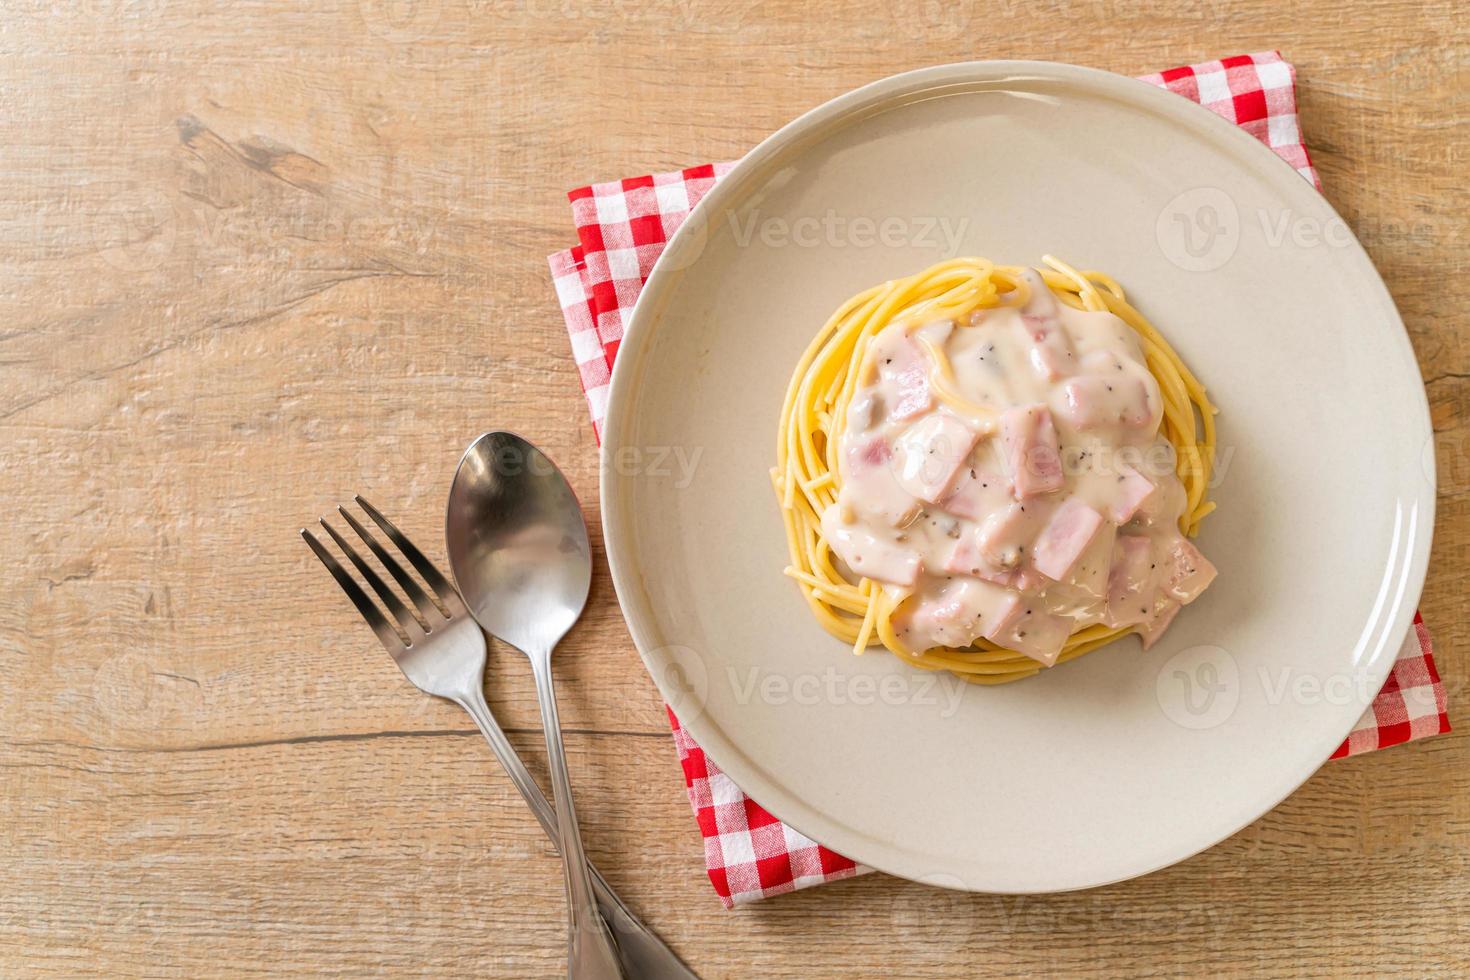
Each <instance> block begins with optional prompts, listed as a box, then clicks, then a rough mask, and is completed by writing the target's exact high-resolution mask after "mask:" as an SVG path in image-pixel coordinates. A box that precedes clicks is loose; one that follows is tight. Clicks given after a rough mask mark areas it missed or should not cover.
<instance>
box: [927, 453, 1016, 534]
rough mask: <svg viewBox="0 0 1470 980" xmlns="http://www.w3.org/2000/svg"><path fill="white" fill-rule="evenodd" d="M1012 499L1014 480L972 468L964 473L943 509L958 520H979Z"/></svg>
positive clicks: (940, 504) (945, 496)
mask: <svg viewBox="0 0 1470 980" xmlns="http://www.w3.org/2000/svg"><path fill="white" fill-rule="evenodd" d="M1010 496H1011V481H1010V480H1008V479H1006V478H1005V477H1003V476H1000V475H999V474H997V473H994V472H992V471H990V470H988V469H982V468H980V467H975V466H971V467H967V468H965V469H963V470H961V471H960V475H959V477H958V478H957V479H956V480H955V481H954V486H952V487H951V488H950V490H949V493H947V494H945V495H944V499H943V500H941V501H939V506H940V507H942V508H943V509H944V510H946V511H947V512H949V513H951V514H954V515H955V516H956V517H967V518H969V519H970V520H972V521H978V520H980V519H981V518H983V517H984V516H985V515H986V514H988V513H990V512H991V511H993V510H994V509H995V507H996V505H997V503H999V502H1000V501H1001V500H1009V499H1010Z"/></svg>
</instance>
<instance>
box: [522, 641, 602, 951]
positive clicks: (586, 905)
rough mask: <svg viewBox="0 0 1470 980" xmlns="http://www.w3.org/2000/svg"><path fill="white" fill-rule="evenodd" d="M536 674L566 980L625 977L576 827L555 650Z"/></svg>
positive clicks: (538, 660) (540, 658) (536, 664)
mask: <svg viewBox="0 0 1470 980" xmlns="http://www.w3.org/2000/svg"><path fill="white" fill-rule="evenodd" d="M530 659H531V667H532V670H533V672H534V673H535V676H536V700H537V701H538V702H540V704H541V726H542V727H543V728H544V729H545V730H546V761H547V765H548V768H549V769H550V770H551V795H552V798H553V799H555V800H556V827H557V832H558V836H559V837H560V838H561V860H562V868H563V870H564V871H565V873H566V882H567V930H568V946H567V954H568V961H567V976H568V977H569V978H570V980H606V978H619V977H622V976H623V971H622V968H621V967H620V966H619V965H618V955H617V946H616V945H615V944H614V943H613V938H612V934H611V933H610V932H608V929H607V923H605V922H603V921H602V916H601V915H599V914H598V913H597V905H596V903H595V902H594V900H593V898H592V873H591V872H590V871H589V870H588V866H587V854H586V852H585V851H584V850H583V848H582V832H581V830H580V829H578V827H577V808H576V805H575V804H574V803H573V802H572V783H571V779H570V778H569V777H568V775H567V760H566V752H565V750H564V749H563V747H562V740H561V721H560V719H559V718H558V717H557V711H556V691H555V688H554V686H553V681H552V678H551V651H549V650H548V651H546V652H545V653H542V654H540V655H532V656H531V658H530Z"/></svg>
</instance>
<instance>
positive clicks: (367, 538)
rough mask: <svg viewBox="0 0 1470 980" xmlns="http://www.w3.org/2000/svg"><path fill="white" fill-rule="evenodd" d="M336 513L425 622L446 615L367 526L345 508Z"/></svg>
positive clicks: (338, 509)
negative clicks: (396, 584) (395, 582)
mask: <svg viewBox="0 0 1470 980" xmlns="http://www.w3.org/2000/svg"><path fill="white" fill-rule="evenodd" d="M337 513H339V514H341V515H342V517H343V518H344V519H345V520H346V521H347V523H348V524H350V525H352V530H354V531H356V532H357V536H358V537H359V538H362V540H363V541H364V542H365V543H366V544H367V546H368V547H369V548H371V549H372V551H373V554H375V555H377V556H378V561H380V562H382V564H383V567H384V568H386V569H388V574H389V575H392V576H393V578H394V580H395V581H397V582H398V584H399V585H400V586H402V588H403V591H405V592H407V593H408V597H409V598H410V599H412V600H413V604H414V605H415V606H417V607H418V610H419V612H420V613H421V614H422V615H423V617H424V620H425V621H426V622H433V621H435V620H437V619H440V618H441V617H443V616H445V615H446V612H445V611H444V610H442V609H440V608H439V607H437V606H435V605H434V603H433V601H432V600H431V599H430V598H429V595H428V593H426V592H425V591H424V589H423V586H421V585H419V584H418V582H416V581H414V578H413V576H412V575H410V574H408V572H406V571H404V570H403V566H402V565H400V564H398V560H397V559H396V558H394V557H393V556H392V555H390V554H389V553H388V550H387V549H386V548H384V547H383V546H382V545H380V544H378V539H377V538H375V537H373V536H372V534H371V533H370V532H369V531H368V529H367V528H365V527H363V526H362V525H361V524H360V523H358V520H357V518H355V517H353V516H352V515H351V514H350V513H348V511H347V508H345V507H338V508H337Z"/></svg>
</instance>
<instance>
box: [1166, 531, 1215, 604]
mask: <svg viewBox="0 0 1470 980" xmlns="http://www.w3.org/2000/svg"><path fill="white" fill-rule="evenodd" d="M1164 554H1165V559H1164V561H1165V563H1166V564H1165V568H1166V574H1167V576H1168V578H1167V579H1166V581H1165V583H1164V588H1165V589H1167V590H1168V592H1169V594H1170V595H1171V596H1173V597H1174V598H1175V599H1178V600H1179V602H1180V603H1181V604H1182V605H1189V603H1191V602H1193V601H1194V600H1195V599H1198V598H1199V594H1200V593H1201V592H1203V591H1204V590H1205V589H1207V588H1209V586H1210V583H1211V582H1213V581H1214V580H1215V566H1214V565H1212V564H1210V561H1209V559H1208V558H1206V557H1205V556H1204V555H1202V554H1200V553H1199V549H1198V548H1196V547H1195V546H1194V545H1193V544H1191V543H1190V542H1189V540H1188V539H1187V538H1184V537H1178V538H1175V539H1174V540H1172V541H1171V542H1169V545H1168V550H1167V551H1165V553H1164Z"/></svg>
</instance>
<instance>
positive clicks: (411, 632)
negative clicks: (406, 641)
mask: <svg viewBox="0 0 1470 980" xmlns="http://www.w3.org/2000/svg"><path fill="white" fill-rule="evenodd" d="M321 525H322V529H323V530H325V531H326V532H327V533H328V534H330V535H331V536H332V540H333V541H335V542H337V547H339V548H341V549H342V553H343V554H344V555H346V556H347V560H348V561H350V562H352V564H353V566H354V567H355V568H356V569H357V571H358V574H359V575H361V576H362V577H363V578H365V579H367V583H368V585H371V586H372V587H373V591H374V592H376V593H377V594H378V598H379V599H382V600H383V604H384V605H386V606H387V607H388V611H389V612H391V613H392V614H393V618H394V619H396V620H398V625H399V626H402V627H403V632H405V633H407V634H408V636H409V638H410V639H414V638H416V637H417V636H419V635H421V634H422V633H423V632H424V631H425V630H426V629H428V625H427V624H426V623H421V622H419V621H418V620H417V619H415V618H414V615H413V613H412V612H411V611H409V608H408V607H407V606H405V605H404V604H403V600H402V599H400V598H398V596H397V595H396V594H395V593H394V591H393V590H392V589H390V588H388V585H387V583H386V582H384V581H383V580H382V578H381V577H379V575H378V573H377V572H375V571H373V569H372V566H371V565H369V564H368V563H367V562H365V561H363V560H362V556H361V555H359V554H358V553H357V552H356V550H354V549H353V547H352V545H350V544H348V543H347V539H345V538H344V537H342V535H340V534H338V533H337V529H336V528H334V527H333V526H332V525H330V524H328V523H327V519H326V518H325V517H324V518H322V519H321Z"/></svg>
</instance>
